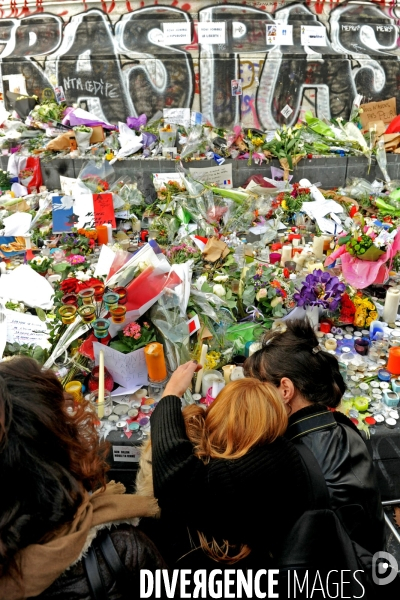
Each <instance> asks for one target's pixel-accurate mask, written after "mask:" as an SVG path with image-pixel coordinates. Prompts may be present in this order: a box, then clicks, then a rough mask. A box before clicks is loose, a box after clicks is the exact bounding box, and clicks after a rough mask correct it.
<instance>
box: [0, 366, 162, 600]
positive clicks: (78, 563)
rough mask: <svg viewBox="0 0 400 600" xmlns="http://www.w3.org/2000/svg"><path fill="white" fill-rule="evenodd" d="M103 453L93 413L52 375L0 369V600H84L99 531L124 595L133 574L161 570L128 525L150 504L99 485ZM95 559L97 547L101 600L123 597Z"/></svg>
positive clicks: (150, 511) (151, 549)
mask: <svg viewBox="0 0 400 600" xmlns="http://www.w3.org/2000/svg"><path fill="white" fill-rule="evenodd" d="M107 452H108V445H105V444H100V443H99V439H98V435H97V432H96V429H95V425H94V420H93V412H92V411H91V410H90V409H89V408H88V406H87V404H86V403H82V404H80V405H78V406H77V405H74V404H73V402H72V400H71V399H68V398H67V397H66V396H65V394H64V391H63V389H62V386H61V384H60V383H59V381H58V380H57V378H56V376H55V375H54V373H53V372H52V371H41V370H40V367H39V365H38V364H37V363H36V362H35V361H34V360H32V359H29V358H14V359H12V360H11V361H8V362H2V363H0V480H1V493H0V600H19V599H22V598H30V597H37V598H40V599H41V600H47V599H49V600H50V598H51V599H57V600H67V599H68V600H71V599H73V600H83V599H85V600H86V599H87V598H89V597H90V596H91V589H92V588H91V587H90V584H89V581H88V578H87V572H88V570H87V565H86V563H85V564H84V560H82V559H83V557H84V556H85V555H86V554H87V553H88V551H89V553H90V552H91V550H90V549H91V548H92V547H94V546H95V543H94V540H95V539H96V536H98V534H99V532H102V533H100V535H99V537H101V536H102V535H104V531H105V530H106V529H107V530H109V531H110V537H111V541H112V544H113V546H114V549H115V551H116V553H117V555H118V556H119V557H120V559H121V563H122V565H123V568H124V569H126V571H125V574H126V575H127V578H128V579H129V580H130V581H131V583H132V586H133V587H132V590H133V589H134V586H135V585H136V583H137V581H136V579H135V577H137V575H138V571H139V569H140V568H147V569H155V568H164V567H165V563H164V561H163V560H162V558H161V556H160V555H159V553H158V551H157V550H156V548H155V546H153V544H152V543H151V542H150V540H148V538H147V537H146V536H145V535H144V534H143V533H142V532H140V531H138V530H137V529H136V528H135V527H134V524H136V523H137V517H145V516H153V515H154V514H155V513H156V511H157V506H156V503H155V502H154V501H153V500H151V499H150V498H146V497H140V496H134V495H129V494H125V493H124V492H125V488H124V487H123V486H122V485H121V484H115V483H114V482H111V483H109V484H108V485H106V483H105V473H106V470H107V466H106V461H105V457H106V454H107ZM104 556H105V555H103V553H102V551H99V549H98V548H96V550H95V552H94V561H95V562H97V565H98V566H97V570H98V572H99V574H100V579H102V580H103V586H104V588H105V589H107V592H108V594H109V598H110V600H120V599H122V598H125V597H126V596H125V595H124V594H123V593H121V588H120V586H119V584H118V582H117V581H116V578H115V577H114V576H113V574H112V572H111V571H110V570H109V569H108V568H107V566H106V561H105V560H104ZM130 578H131V579H130Z"/></svg>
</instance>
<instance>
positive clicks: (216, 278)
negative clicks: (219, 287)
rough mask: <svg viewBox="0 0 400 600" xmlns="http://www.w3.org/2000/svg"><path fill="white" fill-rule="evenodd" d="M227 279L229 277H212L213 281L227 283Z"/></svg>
mask: <svg viewBox="0 0 400 600" xmlns="http://www.w3.org/2000/svg"><path fill="white" fill-rule="evenodd" d="M228 279H229V275H217V276H216V277H214V281H227V280H228Z"/></svg>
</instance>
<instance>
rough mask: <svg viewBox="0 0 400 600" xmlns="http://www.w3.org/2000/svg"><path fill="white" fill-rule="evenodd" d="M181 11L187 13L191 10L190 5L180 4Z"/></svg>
mask: <svg viewBox="0 0 400 600" xmlns="http://www.w3.org/2000/svg"><path fill="white" fill-rule="evenodd" d="M181 9H182V10H186V11H188V10H190V9H191V6H190V4H182V6H181Z"/></svg>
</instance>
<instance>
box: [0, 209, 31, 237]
mask: <svg viewBox="0 0 400 600" xmlns="http://www.w3.org/2000/svg"><path fill="white" fill-rule="evenodd" d="M31 222H32V215H31V214H29V213H23V212H16V213H14V214H13V215H11V216H9V217H6V218H5V219H3V224H4V227H5V229H4V235H5V236H6V237H7V236H10V235H15V236H19V235H25V234H27V233H28V231H29V228H30V226H31Z"/></svg>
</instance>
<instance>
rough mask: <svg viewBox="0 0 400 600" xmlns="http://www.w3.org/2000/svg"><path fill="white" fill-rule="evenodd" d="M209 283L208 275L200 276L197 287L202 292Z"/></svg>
mask: <svg viewBox="0 0 400 600" xmlns="http://www.w3.org/2000/svg"><path fill="white" fill-rule="evenodd" d="M206 281H207V275H200V277H199V278H198V279H197V281H196V283H195V286H196V288H197V289H198V290H199V291H201V288H202V287H203V284H204V283H205V282H206Z"/></svg>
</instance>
